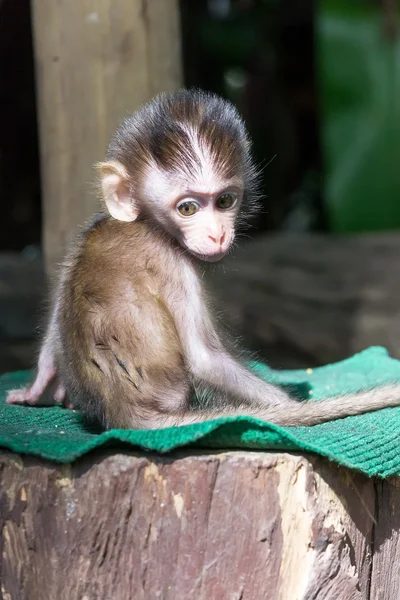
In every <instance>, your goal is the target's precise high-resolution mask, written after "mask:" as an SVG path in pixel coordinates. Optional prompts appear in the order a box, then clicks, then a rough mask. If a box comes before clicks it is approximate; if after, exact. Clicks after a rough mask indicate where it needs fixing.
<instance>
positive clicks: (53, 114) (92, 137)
mask: <svg viewBox="0 0 400 600" xmlns="http://www.w3.org/2000/svg"><path fill="white" fill-rule="evenodd" d="M33 21H34V41H35V54H36V78H37V89H38V100H39V101H38V110H39V126H40V149H41V172H42V195H43V209H44V210H43V213H44V222H43V229H44V231H43V240H44V250H45V257H46V266H47V267H48V268H49V269H50V272H51V271H52V270H53V268H54V267H55V265H56V263H57V262H58V260H59V259H60V258H61V257H62V255H63V253H64V251H65V246H66V243H67V240H68V239H69V238H70V237H71V234H72V233H75V232H76V230H77V227H78V226H81V225H82V224H83V222H84V221H85V220H86V219H87V218H88V217H89V216H91V215H92V214H93V213H94V212H96V211H97V210H98V200H97V198H96V193H95V189H94V185H93V181H94V171H93V164H94V163H95V162H97V161H99V160H102V159H103V158H104V155H105V151H106V148H107V144H108V142H109V139H110V137H111V135H112V134H113V133H114V131H115V129H116V127H117V125H118V124H119V122H120V121H122V119H123V118H125V116H126V115H127V114H129V113H131V112H133V111H134V110H136V109H137V108H138V107H139V106H140V105H141V104H142V103H143V102H145V101H147V100H148V99H149V98H151V97H152V96H153V95H155V94H156V93H158V92H160V91H164V90H171V89H174V88H176V87H179V86H180V85H181V79H182V78H181V56H180V27H179V10H178V0H103V1H102V2H93V0H79V1H77V0H72V1H70V2H67V1H64V2H54V1H53V0H33Z"/></svg>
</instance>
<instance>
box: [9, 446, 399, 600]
mask: <svg viewBox="0 0 400 600" xmlns="http://www.w3.org/2000/svg"><path fill="white" fill-rule="evenodd" d="M383 485H384V486H385V485H386V484H383ZM379 498H380V497H379ZM382 499H383V498H382ZM375 501H376V496H375V493H374V483H373V481H372V480H368V479H366V478H364V477H362V476H359V475H357V474H354V473H351V472H349V471H347V470H345V469H340V468H336V467H335V466H334V465H333V466H332V465H330V464H329V463H328V462H327V461H324V460H321V459H318V458H315V457H308V458H307V457H300V456H297V455H292V454H276V453H266V452H265V453H261V452H221V453H210V454H198V455H187V454H176V455H173V456H169V457H164V458H161V457H157V456H151V455H141V454H133V453H124V454H115V455H112V454H108V453H92V454H91V455H88V456H87V457H86V458H84V459H82V460H79V461H78V462H76V463H74V464H73V465H66V466H59V465H58V466H57V465H53V464H50V463H46V462H45V461H42V460H39V459H33V458H26V457H25V458H22V457H21V456H18V455H15V454H11V453H2V454H1V455H0V521H1V522H0V550H1V553H0V556H1V557H2V558H1V562H0V579H1V586H2V587H1V590H2V596H1V597H2V599H3V600H10V599H11V600H25V599H26V600H28V599H29V600H39V599H40V600H54V599H55V598H57V600H64V599H65V600H78V599H79V600H83V599H86V600H100V599H101V600H105V599H113V600H128V599H131V598H132V599H135V600H136V599H139V600H141V599H143V600H148V599H150V598H151V599H153V598H161V599H163V598H174V600H187V599H188V598H196V600H203V599H204V600H214V599H215V600H217V599H218V600H225V599H226V600H232V599H236V600H239V599H241V600H264V599H266V598H268V599H269V600H288V599H289V598H290V600H312V599H315V600H317V599H318V600H321V599H323V600H344V599H346V600H353V599H354V600H375V598H395V597H397V596H390V595H382V596H374V595H371V596H370V595H369V594H370V574H371V570H372V569H373V568H374V569H375V562H374V561H373V560H372V558H373V557H372V552H373V549H374V547H375V546H374V543H375V542H373V540H372V536H373V535H374V519H375V516H374V515H375V506H374V504H375ZM379 501H380V500H379ZM387 523H388V524H389V525H391V522H389V521H388V522H387ZM396 527H398V523H397V522H396ZM379 535H380V539H381V542H380V545H381V546H382V547H383V546H384V547H385V556H384V562H385V564H386V565H389V564H393V558H394V557H395V556H397V551H398V550H397V547H398V540H397V538H396V539H395V537H394V536H393V535H391V536H389V537H388V536H387V532H386V531H384V530H383V529H382V530H381V533H380V534H379ZM376 539H377V538H376ZM373 563H374V565H373ZM372 565H373V566H372ZM385 573H387V570H386V571H385ZM379 577H380V576H379V574H378V571H377V570H375V571H373V580H374V578H379ZM374 585H375V583H374ZM380 585H381V586H385V585H386V586H387V585H388V584H387V583H386V582H383V581H381V582H380ZM375 587H376V585H375ZM385 589H387V588H385Z"/></svg>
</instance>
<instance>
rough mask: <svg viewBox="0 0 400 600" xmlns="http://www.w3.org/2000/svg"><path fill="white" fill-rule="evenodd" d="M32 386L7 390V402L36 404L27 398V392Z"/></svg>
mask: <svg viewBox="0 0 400 600" xmlns="http://www.w3.org/2000/svg"><path fill="white" fill-rule="evenodd" d="M29 390H30V388H19V389H18V390H10V391H9V392H7V396H6V402H7V404H35V402H31V401H30V400H28V398H27V393H28V391H29Z"/></svg>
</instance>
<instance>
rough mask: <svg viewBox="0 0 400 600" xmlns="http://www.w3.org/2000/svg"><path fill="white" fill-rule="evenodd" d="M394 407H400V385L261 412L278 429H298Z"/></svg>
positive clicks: (286, 405)
mask: <svg viewBox="0 0 400 600" xmlns="http://www.w3.org/2000/svg"><path fill="white" fill-rule="evenodd" d="M394 406H400V384H391V385H385V386H382V387H379V388H376V389H372V390H368V391H362V392H357V393H355V394H346V395H344V396H335V397H333V398H330V399H326V400H321V401H306V402H296V401H293V402H290V403H288V404H281V405H279V406H271V407H268V408H267V409H265V410H263V411H262V412H263V413H264V415H263V418H264V419H266V420H268V421H271V422H273V423H276V424H277V425H286V426H288V427H294V426H296V425H303V426H309V425H317V424H318V423H324V422H326V421H333V420H335V419H341V418H343V417H349V416H353V415H360V414H363V413H367V412H372V411H375V410H380V409H382V408H388V407H394Z"/></svg>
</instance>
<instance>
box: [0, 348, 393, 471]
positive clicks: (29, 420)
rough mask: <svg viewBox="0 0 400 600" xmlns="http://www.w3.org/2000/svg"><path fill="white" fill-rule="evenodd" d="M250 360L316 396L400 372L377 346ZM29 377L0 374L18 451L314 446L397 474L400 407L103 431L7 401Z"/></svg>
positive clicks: (64, 458) (6, 441) (69, 415)
mask: <svg viewBox="0 0 400 600" xmlns="http://www.w3.org/2000/svg"><path fill="white" fill-rule="evenodd" d="M252 367H253V368H254V369H255V370H256V371H257V372H258V373H259V374H260V375H261V376H262V377H265V378H266V379H268V380H269V381H273V382H276V383H280V384H283V385H288V386H291V387H292V388H293V387H294V388H296V387H297V388H298V390H300V391H302V393H303V395H306V394H307V395H308V396H309V397H311V398H313V399H315V400H319V399H321V398H324V397H327V396H332V395H337V394H344V393H346V392H355V391H358V390H360V389H362V388H371V387H373V386H378V385H381V384H384V383H389V382H393V381H398V380H399V379H400V361H398V360H394V359H392V358H390V357H389V356H388V353H387V351H386V350H385V349H384V348H379V347H374V348H369V349H368V350H366V351H364V352H361V353H360V354H357V355H356V356H353V357H352V358H349V359H347V360H344V361H342V362H339V363H336V364H333V365H328V366H325V367H319V368H316V369H307V370H297V371H274V370H272V369H269V368H268V367H266V366H265V365H263V364H260V363H254V364H253V365H252ZM31 377H32V374H31V373H30V372H17V373H12V374H9V375H4V376H2V377H0V446H1V447H3V448H7V449H9V450H14V451H15V452H21V453H23V454H31V455H35V456H41V457H43V458H47V459H50V460H54V461H57V462H70V461H73V460H74V459H76V458H78V457H79V456H82V455H83V454H85V453H87V452H89V451H91V450H93V449H94V448H98V447H100V446H105V445H107V446H110V445H111V446H113V447H115V448H116V449H121V448H122V447H123V448H125V449H126V448H127V447H129V446H131V447H136V448H141V449H144V450H151V451H157V452H163V453H164V452H169V451H171V450H174V449H175V448H182V447H183V446H190V447H192V448H193V447H196V448H199V447H202V448H247V449H257V450H260V449H263V450H279V451H282V450H290V451H296V452H315V453H317V454H320V455H321V456H325V457H327V458H329V459H330V460H332V461H335V462H336V463H338V464H341V465H345V466H347V467H350V468H352V469H356V470H358V471H361V472H363V473H365V474H366V475H369V476H373V475H376V476H380V477H388V476H389V475H400V407H399V408H387V409H384V410H380V411H376V412H373V413H368V414H365V415H360V416H357V417H348V418H345V419H339V420H337V421H332V422H329V423H324V424H322V425H316V426H314V427H278V426H276V425H272V424H270V423H265V422H262V421H259V420H257V419H250V418H244V417H240V418H234V419H232V418H226V419H217V420H214V421H208V422H206V423H201V424H196V425H188V426H185V427H174V428H169V429H160V430H154V431H133V430H113V431H108V432H107V433H98V432H96V431H93V430H92V431H91V430H89V429H88V428H87V426H85V424H84V422H83V421H82V419H81V417H80V415H79V413H78V412H76V411H71V410H67V409H64V408H60V407H46V408H44V407H43V408H37V407H27V406H9V405H6V404H5V401H4V399H5V392H6V390H8V389H10V388H13V387H19V386H21V385H24V384H26V383H27V382H28V381H29V380H30V378H31ZM310 392H311V393H310Z"/></svg>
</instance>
